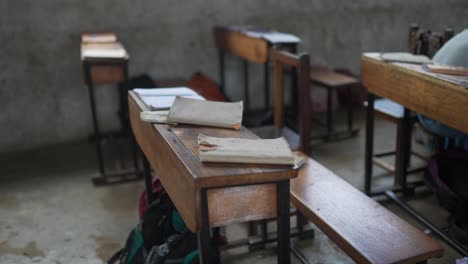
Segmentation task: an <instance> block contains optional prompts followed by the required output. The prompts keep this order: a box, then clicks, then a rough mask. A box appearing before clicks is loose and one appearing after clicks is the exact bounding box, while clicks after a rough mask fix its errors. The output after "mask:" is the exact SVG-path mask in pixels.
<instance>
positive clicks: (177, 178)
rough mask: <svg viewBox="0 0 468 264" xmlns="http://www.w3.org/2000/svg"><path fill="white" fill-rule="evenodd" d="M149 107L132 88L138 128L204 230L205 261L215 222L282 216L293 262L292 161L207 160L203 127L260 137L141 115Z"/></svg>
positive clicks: (285, 259) (282, 250)
mask: <svg viewBox="0 0 468 264" xmlns="http://www.w3.org/2000/svg"><path fill="white" fill-rule="evenodd" d="M147 110H149V109H148V107H147V106H146V105H145V104H144V103H143V102H142V101H141V99H140V98H139V97H138V96H137V95H136V94H135V93H134V92H130V93H129V112H130V122H131V125H132V130H133V133H134V135H135V138H136V141H137V142H138V144H139V145H140V147H141V149H142V151H143V152H144V154H145V156H146V158H147V159H148V161H149V163H150V165H151V167H152V168H153V169H154V171H155V172H156V173H157V175H158V176H159V178H160V179H161V182H162V184H163V186H164V188H165V189H166V191H167V192H168V193H169V196H170V197H171V199H172V201H173V202H174V204H175V205H176V207H177V209H178V210H179V212H180V214H181V216H182V218H183V219H184V221H185V223H186V224H187V226H188V228H189V229H190V230H191V231H193V232H198V238H199V249H200V257H201V260H202V263H207V261H208V259H207V256H208V255H209V254H208V250H209V247H208V245H209V244H210V230H209V229H210V227H216V226H222V225H226V224H231V223H235V222H243V221H250V220H259V219H265V218H271V217H275V216H277V217H278V263H289V262H290V258H289V223H290V219H289V179H291V178H293V177H296V176H297V170H294V169H292V168H291V167H290V166H272V165H256V164H227V163H226V164H223V163H201V162H200V161H199V158H198V146H197V138H198V134H199V133H203V134H206V135H210V136H218V137H241V138H256V136H255V135H254V134H253V133H252V132H250V131H249V130H247V129H246V128H245V127H242V129H241V130H240V131H235V130H230V129H220V128H209V127H200V126H191V125H179V126H169V125H163V124H157V125H155V124H151V123H147V122H143V121H141V120H140V112H141V111H147Z"/></svg>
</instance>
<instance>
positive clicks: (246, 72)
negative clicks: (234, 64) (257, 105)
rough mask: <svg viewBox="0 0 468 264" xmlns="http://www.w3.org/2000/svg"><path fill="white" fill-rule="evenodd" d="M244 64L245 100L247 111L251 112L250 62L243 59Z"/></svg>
mask: <svg viewBox="0 0 468 264" xmlns="http://www.w3.org/2000/svg"><path fill="white" fill-rule="evenodd" d="M242 63H243V65H244V67H243V68H244V100H245V102H244V103H245V112H247V113H248V112H250V95H249V62H248V61H247V60H242Z"/></svg>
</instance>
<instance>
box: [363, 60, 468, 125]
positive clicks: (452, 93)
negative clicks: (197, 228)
mask: <svg viewBox="0 0 468 264" xmlns="http://www.w3.org/2000/svg"><path fill="white" fill-rule="evenodd" d="M361 80H362V83H363V84H364V86H365V87H366V88H367V90H368V91H369V92H371V93H373V94H375V95H378V96H382V97H385V98H388V99H390V100H393V101H395V102H397V103H399V104H401V105H404V106H405V107H407V108H408V109H410V110H412V111H415V112H418V113H421V114H423V115H425V116H427V117H430V118H432V119H435V120H437V121H439V122H441V123H443V124H446V125H447V126H450V127H453V128H456V129H458V130H460V131H463V132H465V133H468V117H467V113H468V90H467V89H465V88H464V87H463V86H461V85H458V84H455V83H452V82H449V81H446V80H444V79H442V78H440V77H438V76H437V75H435V74H432V73H428V72H425V71H424V70H423V69H422V68H421V66H420V65H415V64H408V63H387V62H384V61H382V60H380V59H379V53H364V54H363V55H362V57H361Z"/></svg>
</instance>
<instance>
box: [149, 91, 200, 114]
mask: <svg viewBox="0 0 468 264" xmlns="http://www.w3.org/2000/svg"><path fill="white" fill-rule="evenodd" d="M182 97H183V98H190V99H194V100H198V101H199V100H201V101H203V100H205V98H203V97H201V96H200V95H198V94H197V95H187V96H182ZM140 98H141V99H142V100H143V102H144V103H145V104H146V105H147V106H148V107H149V108H151V110H163V109H170V108H171V107H172V105H173V103H174V101H175V99H176V96H143V97H140Z"/></svg>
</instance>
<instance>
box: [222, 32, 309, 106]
mask: <svg viewBox="0 0 468 264" xmlns="http://www.w3.org/2000/svg"><path fill="white" fill-rule="evenodd" d="M214 37H215V44H216V48H218V50H219V74H220V86H221V90H222V91H223V92H225V88H226V83H225V58H224V54H225V52H229V53H230V54H232V55H234V56H237V57H239V58H241V59H242V60H243V75H244V104H245V110H246V112H250V111H251V108H250V96H249V72H248V62H253V63H258V64H263V65H264V96H265V101H264V106H265V110H269V108H270V90H269V89H270V70H269V51H270V48H271V47H273V46H280V47H284V48H285V49H288V50H289V51H290V52H292V53H296V52H297V45H298V44H299V43H300V41H301V40H300V39H299V38H298V37H296V36H294V35H291V34H286V33H281V32H276V31H272V30H264V29H258V28H255V27H251V26H227V27H215V29H214ZM292 79H293V86H292V87H296V85H295V84H296V81H297V76H296V74H293V76H292ZM293 92H294V91H293ZM293 98H294V100H297V95H295V96H293ZM294 105H296V104H294Z"/></svg>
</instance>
